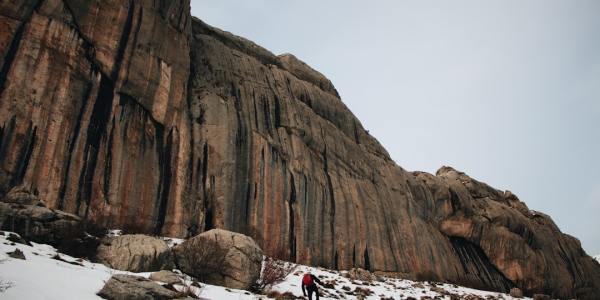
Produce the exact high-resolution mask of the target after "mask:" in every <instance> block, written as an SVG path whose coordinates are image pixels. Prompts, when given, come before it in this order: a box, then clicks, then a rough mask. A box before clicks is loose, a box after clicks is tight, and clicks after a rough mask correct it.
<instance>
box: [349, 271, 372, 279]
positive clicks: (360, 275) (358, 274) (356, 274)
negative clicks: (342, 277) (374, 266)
mask: <svg viewBox="0 0 600 300" xmlns="http://www.w3.org/2000/svg"><path fill="white" fill-rule="evenodd" d="M348 278H350V279H354V280H361V281H373V280H375V278H376V277H375V275H373V274H372V273H371V272H369V271H367V270H365V269H361V268H353V269H351V270H349V271H348Z"/></svg>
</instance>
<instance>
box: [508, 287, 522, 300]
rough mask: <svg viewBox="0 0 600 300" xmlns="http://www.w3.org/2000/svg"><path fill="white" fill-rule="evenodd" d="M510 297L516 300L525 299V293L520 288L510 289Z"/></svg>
mask: <svg viewBox="0 0 600 300" xmlns="http://www.w3.org/2000/svg"><path fill="white" fill-rule="evenodd" d="M510 296H511V297H515V298H523V291H521V289H520V288H512V289H510Z"/></svg>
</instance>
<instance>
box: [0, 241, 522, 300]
mask: <svg viewBox="0 0 600 300" xmlns="http://www.w3.org/2000/svg"><path fill="white" fill-rule="evenodd" d="M7 236H8V233H2V234H0V299H47V300H54V299H56V300H59V299H60V300H63V299H82V300H86V299H101V298H100V297H98V296H96V293H97V292H98V291H99V290H100V289H101V288H102V286H103V285H104V282H105V281H107V280H108V279H109V278H110V277H111V276H112V275H113V274H133V273H130V272H123V271H118V270H114V269H110V268H108V267H106V266H104V265H101V264H94V263H91V262H88V261H85V260H80V259H76V258H73V257H70V256H67V255H64V254H58V253H57V252H56V249H54V248H53V247H51V246H48V245H41V244H35V243H32V246H27V245H23V244H15V243H13V242H11V241H9V240H7V239H6V237H7ZM174 242H179V241H177V240H174ZM16 248H18V249H20V250H21V251H22V252H23V253H24V255H25V257H26V260H21V259H16V258H12V257H9V256H8V255H7V253H9V252H12V251H14V250H15V249H16ZM57 254H58V256H57ZM305 272H311V273H312V274H314V275H317V276H318V277H319V278H321V280H322V281H323V282H325V283H331V284H332V285H331V287H330V288H328V289H327V288H323V287H322V288H320V290H321V294H322V297H321V299H334V298H332V297H336V298H335V299H340V298H341V299H357V297H356V295H353V293H354V291H355V290H356V289H357V288H358V289H362V290H363V291H364V290H365V289H368V290H370V291H371V292H372V294H371V295H369V296H368V297H366V298H365V299H377V300H379V299H381V298H388V299H406V298H407V297H414V298H416V299H420V298H421V297H422V296H430V297H435V296H441V299H450V296H449V294H455V295H460V296H461V298H463V297H464V296H466V295H477V296H480V297H482V298H488V297H489V299H497V298H500V297H502V298H503V299H513V298H512V297H510V296H508V295H506V294H500V293H494V292H485V291H479V290H474V289H468V288H464V287H459V286H455V285H450V284H434V283H427V282H413V281H409V280H400V279H392V278H381V279H380V280H376V281H373V282H361V281H353V280H350V279H348V278H345V277H344V276H343V273H344V272H336V271H331V270H325V269H320V268H312V267H307V266H301V265H298V266H296V267H295V269H294V271H293V272H292V273H291V274H290V275H288V276H287V277H286V279H285V280H284V281H283V282H280V283H278V284H276V285H275V286H273V287H272V288H271V291H277V292H280V293H285V292H291V293H293V294H294V295H296V296H301V295H302V291H301V290H300V281H301V279H300V278H301V276H302V274H304V273H305ZM136 275H139V276H144V277H148V276H149V275H150V273H137V274H136ZM191 283H192V280H191V278H189V277H186V285H189V284H191ZM432 289H434V290H435V291H433V290H432ZM194 291H195V294H196V295H197V296H199V297H202V298H205V299H214V300H221V299H241V300H251V299H267V297H266V296H264V295H256V294H252V293H250V292H248V291H243V290H234V289H228V288H224V287H220V286H214V285H208V284H202V285H201V287H200V288H197V289H195V290H194ZM440 292H441V293H440ZM444 293H445V294H448V295H445V296H443V295H442V294H444Z"/></svg>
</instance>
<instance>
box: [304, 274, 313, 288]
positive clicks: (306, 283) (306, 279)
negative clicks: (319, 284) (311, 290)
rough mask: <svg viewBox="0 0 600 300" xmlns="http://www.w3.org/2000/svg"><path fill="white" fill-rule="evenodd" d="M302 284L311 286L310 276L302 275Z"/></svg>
mask: <svg viewBox="0 0 600 300" xmlns="http://www.w3.org/2000/svg"><path fill="white" fill-rule="evenodd" d="M302 283H303V284H304V285H306V286H309V285H312V284H313V279H312V276H310V274H304V277H302Z"/></svg>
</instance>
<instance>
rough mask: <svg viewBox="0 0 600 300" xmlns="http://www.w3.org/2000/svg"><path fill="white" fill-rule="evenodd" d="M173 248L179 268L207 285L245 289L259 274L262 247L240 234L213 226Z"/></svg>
mask: <svg viewBox="0 0 600 300" xmlns="http://www.w3.org/2000/svg"><path fill="white" fill-rule="evenodd" d="M173 251H174V252H175V258H176V261H177V266H178V267H179V269H181V271H183V272H184V273H186V274H189V275H192V276H194V277H197V278H198V279H200V280H201V281H203V282H206V283H209V284H215V285H222V286H226V287H230V288H234V289H248V288H250V286H251V285H252V284H254V283H255V282H256V281H257V280H258V278H259V277H260V269H261V264H262V256H263V253H262V250H261V249H260V247H258V245H257V244H256V243H255V242H254V240H252V239H251V238H250V237H248V236H245V235H243V234H239V233H235V232H231V231H226V230H222V229H212V230H209V231H207V232H203V233H201V234H199V235H197V236H195V237H193V238H191V239H188V240H187V241H185V242H183V243H182V244H180V245H177V246H175V247H174V248H173Z"/></svg>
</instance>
